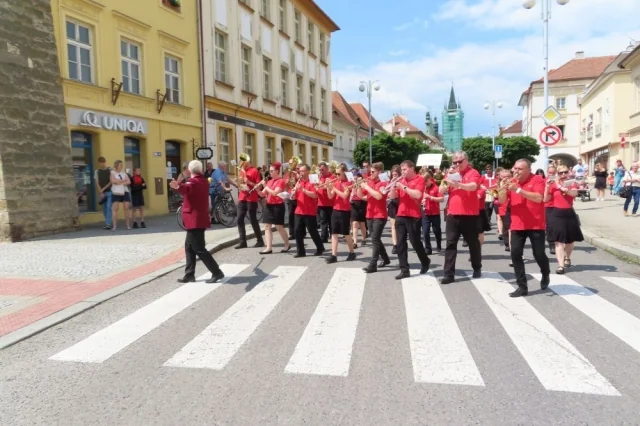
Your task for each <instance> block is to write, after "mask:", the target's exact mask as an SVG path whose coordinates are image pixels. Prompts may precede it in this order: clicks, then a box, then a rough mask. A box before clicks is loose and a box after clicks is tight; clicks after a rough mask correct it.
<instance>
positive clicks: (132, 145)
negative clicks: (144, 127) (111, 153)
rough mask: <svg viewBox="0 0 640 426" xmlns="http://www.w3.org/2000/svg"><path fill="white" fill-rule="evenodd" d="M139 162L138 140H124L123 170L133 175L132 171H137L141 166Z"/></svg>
mask: <svg viewBox="0 0 640 426" xmlns="http://www.w3.org/2000/svg"><path fill="white" fill-rule="evenodd" d="M141 164H142V163H141V161H140V140H138V139H135V138H127V137H125V138H124V168H125V170H128V171H129V173H130V174H133V170H134V169H138V168H140V167H142V166H141Z"/></svg>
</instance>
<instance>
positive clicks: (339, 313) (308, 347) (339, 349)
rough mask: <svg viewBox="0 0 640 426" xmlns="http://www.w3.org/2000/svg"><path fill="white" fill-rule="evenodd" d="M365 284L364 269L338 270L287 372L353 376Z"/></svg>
mask: <svg viewBox="0 0 640 426" xmlns="http://www.w3.org/2000/svg"><path fill="white" fill-rule="evenodd" d="M365 281H366V274H365V273H364V272H363V271H362V270H361V269H356V268H337V269H336V271H335V273H334V274H333V277H332V278H331V281H330V282H329V286H328V287H327V289H326V290H325V292H324V295H323V296H322V299H321V300H320V303H318V307H317V308H316V311H315V312H314V314H313V316H312V317H311V320H310V321H309V324H308V325H307V328H306V329H305V331H304V334H303V335H302V338H301V339H300V342H298V346H296V349H295V351H294V353H293V355H292V356H291V359H290V360H289V363H288V364H287V366H286V368H285V371H287V372H288V373H301V374H320V375H327V376H347V375H349V365H350V364H351V350H352V348H353V341H354V339H355V337H356V329H357V328H358V320H359V317H360V304H361V303H362V296H363V294H364V283H365Z"/></svg>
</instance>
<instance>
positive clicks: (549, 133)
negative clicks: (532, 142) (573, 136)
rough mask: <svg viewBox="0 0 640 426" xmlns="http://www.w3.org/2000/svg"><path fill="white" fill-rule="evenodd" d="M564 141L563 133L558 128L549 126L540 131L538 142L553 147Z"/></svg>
mask: <svg viewBox="0 0 640 426" xmlns="http://www.w3.org/2000/svg"><path fill="white" fill-rule="evenodd" d="M560 139H562V131H561V130H560V128H559V127H558V126H547V127H545V128H543V129H542V130H540V135H539V136H538V140H539V141H540V143H541V144H542V145H545V146H553V145H555V144H557V143H558V142H560Z"/></svg>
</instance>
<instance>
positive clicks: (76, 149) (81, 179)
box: [71, 132, 96, 213]
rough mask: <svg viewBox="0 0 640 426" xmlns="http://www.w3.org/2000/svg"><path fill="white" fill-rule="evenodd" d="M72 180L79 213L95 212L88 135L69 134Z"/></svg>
mask: <svg viewBox="0 0 640 426" xmlns="http://www.w3.org/2000/svg"><path fill="white" fill-rule="evenodd" d="M71 155H72V162H73V178H74V180H75V184H76V200H77V204H78V211H79V212H80V213H83V212H88V211H95V210H96V201H95V200H96V199H95V197H96V190H95V181H94V175H93V173H94V172H93V146H92V138H91V135H90V134H88V133H81V132H71Z"/></svg>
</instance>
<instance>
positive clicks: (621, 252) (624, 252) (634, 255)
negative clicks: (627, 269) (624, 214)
mask: <svg viewBox="0 0 640 426" xmlns="http://www.w3.org/2000/svg"><path fill="white" fill-rule="evenodd" d="M582 235H583V236H584V240H585V242H587V243H589V244H591V245H592V246H595V247H598V248H600V249H602V250H604V251H606V252H608V253H610V254H612V255H614V256H615V257H617V258H619V259H622V260H625V261H627V262H630V263H637V264H640V250H638V249H634V248H631V247H629V246H625V245H623V244H618V243H616V242H615V241H611V240H608V239H606V238H602V237H600V236H599V235H597V234H596V233H595V232H593V231H590V230H588V229H585V228H582Z"/></svg>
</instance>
